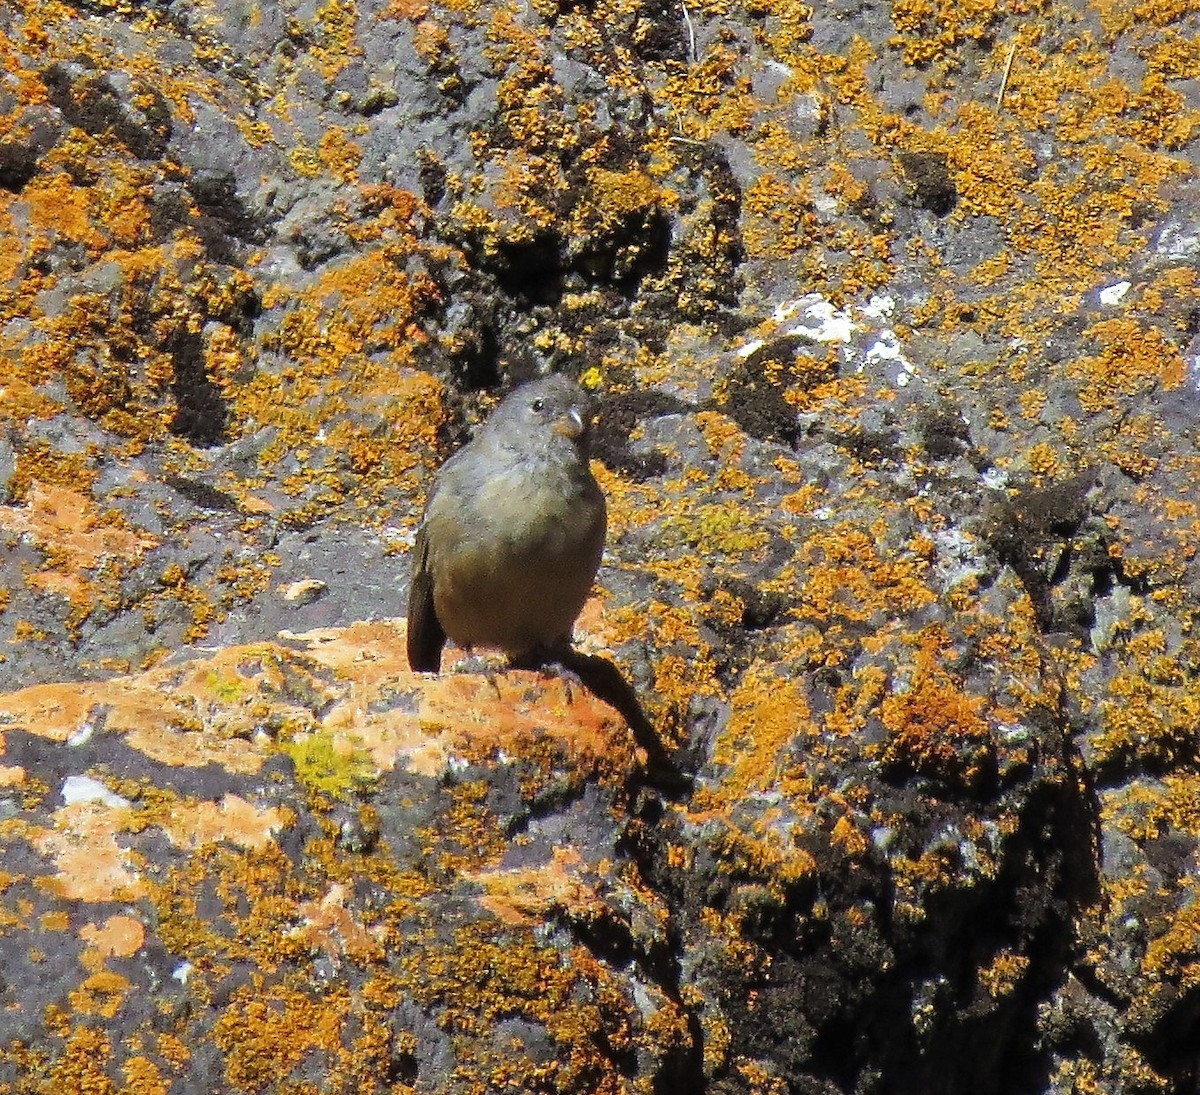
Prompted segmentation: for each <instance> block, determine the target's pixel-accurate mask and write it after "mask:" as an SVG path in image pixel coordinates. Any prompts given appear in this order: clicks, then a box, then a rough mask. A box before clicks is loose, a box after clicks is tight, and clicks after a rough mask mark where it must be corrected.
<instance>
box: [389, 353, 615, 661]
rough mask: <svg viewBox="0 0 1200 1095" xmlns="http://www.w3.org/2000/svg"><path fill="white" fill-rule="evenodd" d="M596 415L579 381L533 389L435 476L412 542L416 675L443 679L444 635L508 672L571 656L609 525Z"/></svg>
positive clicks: (559, 379)
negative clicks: (595, 454) (595, 443)
mask: <svg viewBox="0 0 1200 1095" xmlns="http://www.w3.org/2000/svg"><path fill="white" fill-rule="evenodd" d="M592 417H593V405H592V400H591V399H590V397H589V396H588V394H587V393H586V392H585V391H584V390H583V388H581V387H580V386H579V385H578V384H577V383H576V382H575V381H573V380H571V379H569V378H568V377H565V376H563V375H561V374H551V375H548V376H545V377H542V378H540V379H537V380H533V381H530V382H528V383H525V384H522V385H521V386H520V387H518V388H516V389H514V390H513V391H512V393H511V394H509V395H508V396H507V397H506V398H505V399H504V400H503V401H502V402H501V403H500V405H499V406H498V407H497V408H496V410H495V411H493V412H492V414H491V416H490V417H489V418H488V419H487V421H486V422H485V423H484V424H483V426H482V427H481V428H480V429H479V430H478V431H477V432H476V434H475V436H474V437H472V438H471V440H470V441H469V442H468V443H467V444H466V445H465V446H464V447H463V448H462V449H460V450H459V451H458V452H457V453H455V454H454V455H453V456H451V457H450V458H449V459H448V460H447V461H446V462H445V463H444V464H443V465H442V467H441V468H440V469H439V471H438V473H437V475H436V477H435V479H434V483H433V488H432V490H431V491H430V494H429V498H428V501H427V503H426V505H425V511H424V515H423V517H422V520H421V525H420V528H419V529H418V531H417V535H416V540H415V542H414V545H413V564H412V578H411V582H410V585H409V597H408V625H407V627H408V635H407V638H408V660H409V664H410V665H411V667H412V668H413V669H414V670H416V671H417V672H422V673H437V672H439V671H440V670H441V662H442V650H443V648H444V647H445V645H446V641H447V639H450V640H452V641H453V642H454V643H455V645H456V646H459V647H462V648H463V649H466V650H473V649H475V648H477V647H479V648H484V649H490V650H499V651H502V652H503V653H504V654H506V655H507V656H508V659H509V662H510V664H512V665H537V664H540V663H542V662H543V661H544V660H545V659H547V658H549V657H551V656H553V655H554V654H555V652H561V651H565V650H570V649H571V643H572V641H573V634H572V633H573V629H574V625H575V621H576V619H578V617H579V613H580V611H581V610H582V609H583V605H584V602H585V601H586V600H587V598H588V594H589V593H590V592H591V588H592V583H593V582H594V580H595V577H596V572H597V571H598V569H599V567H600V560H601V557H602V556H603V554H604V541H605V534H606V530H607V520H608V517H607V508H606V505H605V500H604V492H603V491H602V490H601V489H600V485H599V484H598V483H597V482H596V479H595V477H594V476H593V475H592V471H591V467H590V466H589V460H588V457H589V453H588V449H589V442H590V438H591V426H592Z"/></svg>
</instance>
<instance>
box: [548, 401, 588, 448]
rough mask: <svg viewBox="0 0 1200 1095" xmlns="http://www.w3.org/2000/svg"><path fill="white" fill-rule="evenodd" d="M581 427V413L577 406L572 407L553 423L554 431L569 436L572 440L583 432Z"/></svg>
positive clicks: (582, 423) (582, 425) (582, 424)
mask: <svg viewBox="0 0 1200 1095" xmlns="http://www.w3.org/2000/svg"><path fill="white" fill-rule="evenodd" d="M583 429H584V422H583V415H582V414H580V413H579V408H578V407H572V408H571V409H570V410H569V411H567V413H566V414H564V415H563V416H562V418H560V419H559V420H558V421H557V422H555V423H554V432H555V433H557V434H561V435H562V436H563V437H569V438H570V439H571V440H572V441H574V440H575V439H576V438H577V437H578V436H579V435H580V434H581V433H583Z"/></svg>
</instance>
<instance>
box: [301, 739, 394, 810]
mask: <svg viewBox="0 0 1200 1095" xmlns="http://www.w3.org/2000/svg"><path fill="white" fill-rule="evenodd" d="M283 751H284V752H285V753H287V755H288V756H289V757H291V758H292V762H293V763H294V764H295V765H296V777H297V778H298V779H299V780H300V782H301V783H302V784H304V786H305V787H307V788H308V789H309V790H310V791H312V792H314V793H315V794H321V795H326V796H328V797H329V798H336V799H347V798H349V797H350V795H351V793H352V792H354V791H359V790H362V789H363V788H366V787H369V786H370V785H371V784H372V783H373V782H374V780H375V779H376V777H377V776H378V772H377V770H376V768H375V765H374V763H373V762H372V761H371V757H370V754H369V753H368V752H367V751H366V750H365V749H351V750H350V751H349V752H343V751H342V750H340V749H338V747H337V745H336V743H335V742H334V740H333V736H332V735H331V734H329V733H328V732H326V731H322V730H317V731H314V732H312V733H309V734H304V735H302V736H298V737H296V738H294V739H293V740H292V741H290V742H288V743H287V744H286V745H285V746H284V747H283Z"/></svg>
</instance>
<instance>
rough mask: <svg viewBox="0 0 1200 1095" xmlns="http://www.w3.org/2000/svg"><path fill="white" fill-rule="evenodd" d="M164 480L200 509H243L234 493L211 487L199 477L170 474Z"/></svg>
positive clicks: (233, 511)
mask: <svg viewBox="0 0 1200 1095" xmlns="http://www.w3.org/2000/svg"><path fill="white" fill-rule="evenodd" d="M163 482H164V483H165V484H166V485H167V486H168V487H170V488H171V489H172V490H173V491H175V493H176V494H180V495H182V496H183V497H184V498H186V499H187V500H188V501H189V502H191V503H192V505H194V506H199V507H200V509H208V510H214V511H220V510H227V511H228V512H230V513H237V512H238V511H239V510H240V509H241V506H240V505H238V500H237V499H236V498H234V497H233V495H232V494H226V493H225V491H223V490H217V488H216V487H210V486H209V485H208V484H207V483H201V482H200V481H199V480H198V479H187V478H185V477H184V476H182V475H168V476H167V477H166V478H165V479H164V480H163Z"/></svg>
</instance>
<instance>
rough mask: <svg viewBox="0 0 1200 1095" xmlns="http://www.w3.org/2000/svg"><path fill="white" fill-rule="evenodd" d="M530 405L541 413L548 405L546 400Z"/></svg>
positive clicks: (537, 400) (536, 401) (538, 400)
mask: <svg viewBox="0 0 1200 1095" xmlns="http://www.w3.org/2000/svg"><path fill="white" fill-rule="evenodd" d="M529 405H530V406H531V407H532V408H533V409H534V411H536V412H539V413H540V412H541V409H542V408H543V407H544V406H545V405H546V401H545V400H544V399H535V400H534V401H533V402H532V403H530V404H529Z"/></svg>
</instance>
